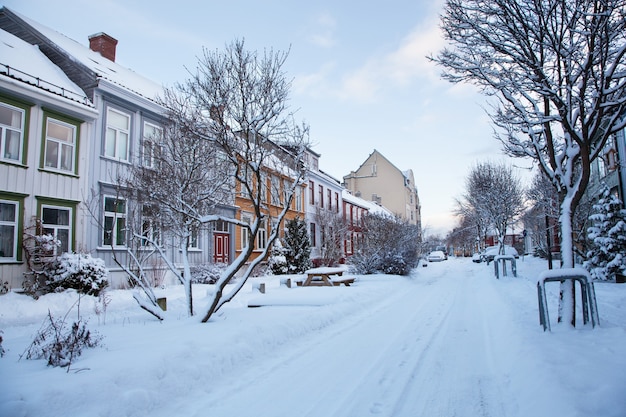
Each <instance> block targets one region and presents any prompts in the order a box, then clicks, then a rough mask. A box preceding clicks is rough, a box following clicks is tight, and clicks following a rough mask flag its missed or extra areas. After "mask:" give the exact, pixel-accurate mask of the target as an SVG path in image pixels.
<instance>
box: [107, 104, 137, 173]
mask: <svg viewBox="0 0 626 417" xmlns="http://www.w3.org/2000/svg"><path fill="white" fill-rule="evenodd" d="M111 113H116V114H117V115H118V116H122V117H125V118H126V119H127V120H128V126H127V127H126V128H122V127H118V126H113V125H111V124H110V119H111V117H110V115H111ZM131 123H132V116H131V114H130V113H126V112H123V111H121V110H117V109H114V108H112V107H108V108H107V121H106V131H105V134H104V156H105V157H107V158H112V159H117V160H120V161H128V160H129V156H128V155H129V154H130V144H131V135H130V131H131ZM111 135H112V136H111ZM124 135H125V136H126V150H125V152H124V151H122V149H121V146H120V143H122V140H120V138H121V137H123V136H124ZM110 141H113V144H112V151H113V154H110V153H109V148H110V147H111V145H110ZM122 153H123V155H122Z"/></svg>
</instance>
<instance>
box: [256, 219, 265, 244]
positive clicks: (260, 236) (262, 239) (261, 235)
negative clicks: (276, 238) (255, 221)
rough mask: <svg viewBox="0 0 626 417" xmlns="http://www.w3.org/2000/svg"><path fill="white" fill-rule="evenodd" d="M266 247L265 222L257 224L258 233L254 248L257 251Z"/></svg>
mask: <svg viewBox="0 0 626 417" xmlns="http://www.w3.org/2000/svg"><path fill="white" fill-rule="evenodd" d="M266 246H267V220H262V221H260V222H259V231H258V232H257V235H256V247H257V249H265V247H266Z"/></svg>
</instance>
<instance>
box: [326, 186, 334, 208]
mask: <svg viewBox="0 0 626 417" xmlns="http://www.w3.org/2000/svg"><path fill="white" fill-rule="evenodd" d="M332 195H333V192H332V191H331V189H330V188H329V189H328V190H326V197H327V198H326V199H327V200H328V210H332V208H333V199H332Z"/></svg>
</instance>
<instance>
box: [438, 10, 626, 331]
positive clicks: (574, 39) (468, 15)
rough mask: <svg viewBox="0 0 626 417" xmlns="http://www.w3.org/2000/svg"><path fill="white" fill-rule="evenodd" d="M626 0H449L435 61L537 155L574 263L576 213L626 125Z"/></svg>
mask: <svg viewBox="0 0 626 417" xmlns="http://www.w3.org/2000/svg"><path fill="white" fill-rule="evenodd" d="M625 4H626V2H625V1H624V0H447V1H446V4H445V6H444V13H443V16H442V20H441V27H442V29H443V32H444V36H445V37H446V39H447V40H448V41H449V42H450V47H449V48H445V49H444V50H442V51H441V52H440V53H439V55H438V56H437V57H436V58H433V59H434V61H436V62H437V63H439V64H441V65H442V66H443V67H444V69H445V71H444V74H443V76H444V78H446V79H448V80H449V81H452V82H470V83H473V84H475V85H477V86H478V87H479V88H481V89H482V90H483V91H484V92H485V93H486V94H488V95H491V96H494V97H495V98H496V103H495V104H494V106H493V109H492V111H491V117H492V121H493V123H494V125H495V126H496V127H498V128H500V129H501V130H500V131H498V132H496V137H497V138H498V139H499V140H500V141H501V142H502V143H503V145H504V148H505V151H506V152H507V153H508V154H510V155H513V156H517V157H530V158H532V159H533V160H534V161H535V162H536V163H537V164H538V166H539V167H540V169H541V170H542V171H543V172H544V173H545V174H546V175H547V177H548V178H549V179H550V180H551V181H552V182H553V183H554V185H555V186H556V187H557V189H558V192H559V195H560V210H559V212H560V217H559V224H560V229H561V230H560V232H561V257H562V264H563V266H564V267H567V268H571V267H573V266H574V252H573V226H572V223H573V221H572V219H573V215H574V211H575V209H576V207H577V205H578V204H579V202H580V201H581V198H582V196H583V193H584V192H585V189H586V187H587V184H588V182H589V174H590V163H591V161H593V160H594V159H595V158H596V157H597V156H598V155H599V153H600V152H601V151H602V148H603V147H604V144H605V143H606V141H607V139H608V138H609V137H610V136H611V135H612V134H614V133H615V132H617V131H618V130H620V129H622V128H624V126H625V123H626V118H622V116H623V113H624V110H625V108H626V93H625V85H626V84H625V82H626V71H625V69H626V62H625V59H626V58H625V53H626V42H625V41H626V18H625V9H626V6H625ZM561 298H562V300H564V302H563V303H561V305H560V308H559V312H560V314H559V317H560V319H561V318H563V317H565V318H566V319H565V320H569V321H570V322H572V324H573V323H574V320H575V315H574V311H575V309H574V286H573V283H571V282H568V283H567V284H562V285H561Z"/></svg>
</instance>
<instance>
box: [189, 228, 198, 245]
mask: <svg viewBox="0 0 626 417" xmlns="http://www.w3.org/2000/svg"><path fill="white" fill-rule="evenodd" d="M188 248H189V249H200V227H198V226H197V225H195V226H191V235H190V236H189V246H188Z"/></svg>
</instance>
